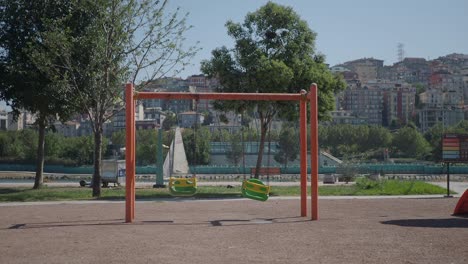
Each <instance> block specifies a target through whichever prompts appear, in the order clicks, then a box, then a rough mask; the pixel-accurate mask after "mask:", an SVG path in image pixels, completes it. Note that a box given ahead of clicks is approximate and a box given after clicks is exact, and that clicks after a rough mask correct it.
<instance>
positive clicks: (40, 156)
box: [33, 116, 46, 189]
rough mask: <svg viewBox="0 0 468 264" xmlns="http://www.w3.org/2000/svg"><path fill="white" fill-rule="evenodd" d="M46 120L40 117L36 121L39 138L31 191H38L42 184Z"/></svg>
mask: <svg viewBox="0 0 468 264" xmlns="http://www.w3.org/2000/svg"><path fill="white" fill-rule="evenodd" d="M45 123H46V119H45V118H44V117H42V116H41V117H40V118H39V120H38V124H39V138H38V141H37V157H36V177H35V179H34V187H33V189H39V188H41V187H42V185H43V183H44V176H43V172H44V147H45V129H46V124H45Z"/></svg>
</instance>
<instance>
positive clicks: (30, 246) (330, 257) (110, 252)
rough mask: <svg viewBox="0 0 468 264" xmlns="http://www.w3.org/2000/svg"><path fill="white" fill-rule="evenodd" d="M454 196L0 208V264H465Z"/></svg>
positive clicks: (464, 230)
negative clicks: (307, 208) (313, 209)
mask: <svg viewBox="0 0 468 264" xmlns="http://www.w3.org/2000/svg"><path fill="white" fill-rule="evenodd" d="M457 201H458V199H456V198H431V199H428V198H426V199H402V198H395V199H321V200H320V203H319V205H320V208H319V213H320V220H319V221H310V220H309V219H310V218H308V217H307V218H306V217H300V216H298V215H299V200H298V199H269V200H268V201H266V202H258V201H251V200H245V199H237V200H191V199H175V200H173V201H145V202H142V201H137V203H136V211H135V216H136V219H135V222H134V223H130V224H126V223H124V211H125V205H124V203H123V202H99V203H97V202H56V203H27V204H18V203H13V204H2V205H0V238H1V240H0V259H1V263H184V264H185V263H468V250H467V247H466V241H467V240H466V239H467V237H468V218H466V217H455V216H452V215H451V213H452V212H453V209H454V207H455V204H456V202H457Z"/></svg>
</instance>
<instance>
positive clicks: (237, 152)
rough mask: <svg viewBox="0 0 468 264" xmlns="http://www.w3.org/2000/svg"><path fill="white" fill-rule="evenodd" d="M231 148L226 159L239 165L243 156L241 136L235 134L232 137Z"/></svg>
mask: <svg viewBox="0 0 468 264" xmlns="http://www.w3.org/2000/svg"><path fill="white" fill-rule="evenodd" d="M229 143H230V147H229V150H228V151H227V152H226V158H227V159H228V160H229V161H231V162H232V164H234V165H236V166H237V165H238V164H239V162H240V161H241V160H242V155H243V146H242V144H243V142H242V138H241V135H240V134H235V135H233V136H231V140H230V141H229Z"/></svg>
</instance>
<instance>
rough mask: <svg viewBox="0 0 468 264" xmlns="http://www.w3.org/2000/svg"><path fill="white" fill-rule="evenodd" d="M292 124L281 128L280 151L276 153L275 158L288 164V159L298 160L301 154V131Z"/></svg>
mask: <svg viewBox="0 0 468 264" xmlns="http://www.w3.org/2000/svg"><path fill="white" fill-rule="evenodd" d="M289 125H290V124H286V125H284V126H283V128H282V129H281V132H280V134H279V141H278V152H277V153H276V154H275V156H274V159H275V160H276V161H277V162H279V163H281V164H284V165H285V167H287V166H288V161H294V160H296V158H297V156H298V155H299V146H300V144H299V131H298V130H297V129H295V128H294V127H292V126H289Z"/></svg>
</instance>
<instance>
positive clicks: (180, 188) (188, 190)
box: [169, 177, 197, 196]
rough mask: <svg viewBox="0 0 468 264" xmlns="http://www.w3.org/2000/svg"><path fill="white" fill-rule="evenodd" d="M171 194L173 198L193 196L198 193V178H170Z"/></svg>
mask: <svg viewBox="0 0 468 264" xmlns="http://www.w3.org/2000/svg"><path fill="white" fill-rule="evenodd" d="M169 192H170V193H171V195H173V196H193V195H194V194H195V193H196V192H197V178H195V177H192V178H174V177H171V178H169Z"/></svg>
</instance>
